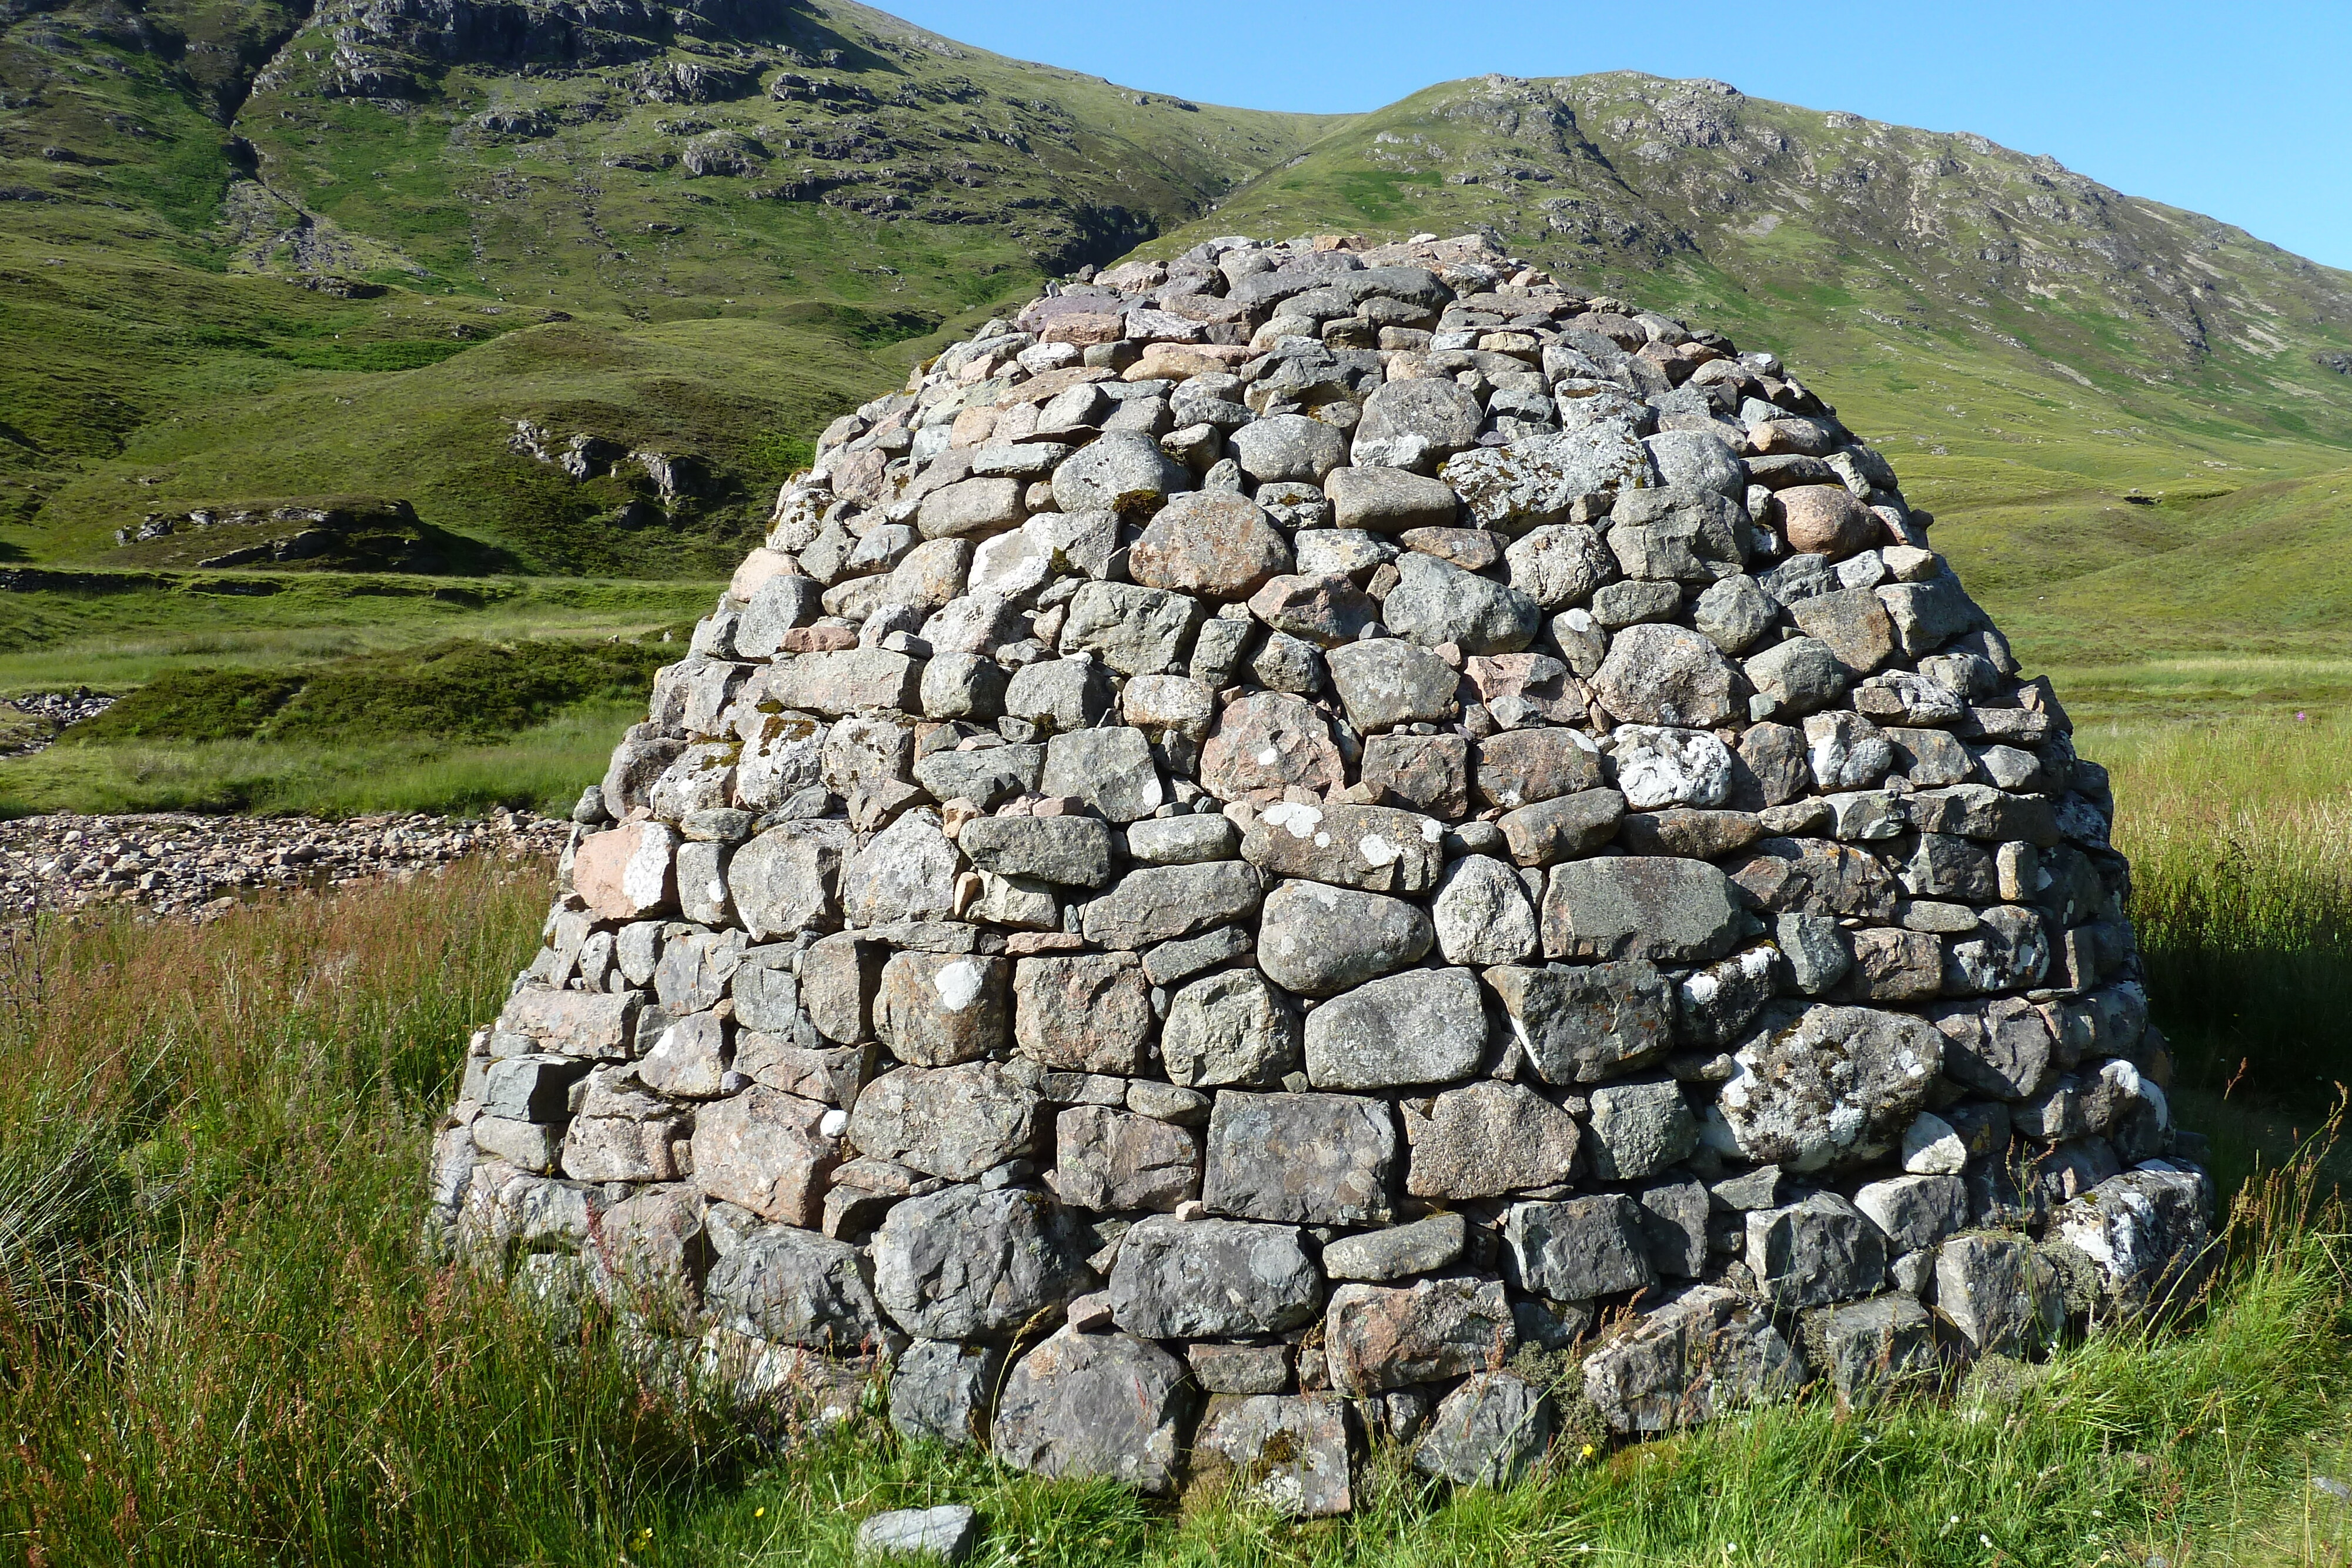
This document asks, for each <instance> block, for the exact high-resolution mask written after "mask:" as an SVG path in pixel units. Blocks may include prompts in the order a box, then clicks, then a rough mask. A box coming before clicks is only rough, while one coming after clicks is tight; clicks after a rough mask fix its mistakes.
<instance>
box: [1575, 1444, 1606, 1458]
mask: <svg viewBox="0 0 2352 1568" xmlns="http://www.w3.org/2000/svg"><path fill="white" fill-rule="evenodd" d="M1600 1451H1601V1448H1600V1445H1598V1444H1596V1443H1587V1444H1585V1445H1584V1452H1583V1453H1581V1454H1580V1455H1578V1456H1577V1457H1578V1458H1584V1459H1589V1458H1591V1457H1592V1456H1593V1455H1595V1454H1597V1453H1599V1452H1600Z"/></svg>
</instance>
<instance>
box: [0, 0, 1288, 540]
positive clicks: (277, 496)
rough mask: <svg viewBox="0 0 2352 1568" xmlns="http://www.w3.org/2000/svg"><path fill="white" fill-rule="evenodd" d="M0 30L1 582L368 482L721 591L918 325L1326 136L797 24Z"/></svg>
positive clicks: (326, 15) (947, 325) (491, 8)
mask: <svg viewBox="0 0 2352 1568" xmlns="http://www.w3.org/2000/svg"><path fill="white" fill-rule="evenodd" d="M0 19H5V32H0V196H5V197H6V198H8V199H9V202H10V204H9V205H8V206H7V207H6V208H5V210H6V211H7V212H8V214H9V216H10V219H11V221H10V223H9V224H8V225H5V234H0V342H5V343H6V344H7V345H8V348H9V350H10V351H9V352H8V353H7V354H5V356H0V545H5V546H6V547H7V548H8V549H11V550H12V551H13V552H14V553H15V554H16V556H17V557H19V558H20V559H26V558H29V559H45V560H57V559H69V560H76V561H84V562H100V561H102V562H104V563H106V564H110V565H155V564H182V563H184V558H187V557H190V556H194V557H196V558H202V557H204V556H205V555H206V554H207V553H208V550H207V548H206V547H209V546H211V545H213V544H215V543H219V542H228V543H240V544H241V543H244V542H246V541H245V539H244V538H242V537H239V538H234V539H232V538H230V536H227V535H213V534H210V533H207V534H206V535H205V537H204V538H203V539H201V540H200V541H199V548H197V549H194V550H191V549H187V548H186V546H187V544H188V540H187V538H185V537H183V538H181V540H180V542H179V543H178V544H172V543H169V542H166V541H164V540H160V539H158V540H148V541H144V542H134V543H132V544H131V545H129V546H127V547H118V546H117V544H116V541H115V535H116V532H117V530H120V529H122V528H132V529H133V530H134V531H135V530H136V529H137V528H138V527H139V525H141V524H142V521H143V520H144V519H145V518H146V517H148V516H149V515H150V514H162V515H165V516H171V515H173V514H184V513H185V512H187V511H189V510H190V509H193V508H207V509H211V510H215V511H217V510H222V509H239V508H242V509H256V508H258V509H260V510H261V511H263V512H265V513H267V512H268V511H270V510H273V509H275V508H277V507H282V506H286V505H289V504H296V505H299V504H301V503H305V502H313V501H317V500H319V499H320V498H321V497H337V498H352V497H356V498H359V499H362V500H372V501H374V502H378V503H389V502H393V501H406V502H407V503H409V504H410V506H411V507H414V509H415V515H416V517H418V518H419V519H420V520H421V522H422V524H423V525H425V526H427V527H430V528H439V529H442V530H445V531H446V532H448V533H451V534H455V535H459V536H464V537H467V538H473V539H476V540H478V541H481V542H482V543H483V544H484V545H485V546H487V547H489V548H490V549H492V550H494V551H496V552H499V554H498V555H497V557H496V559H497V561H499V562H502V563H503V564H504V565H506V566H507V567H508V568H509V569H513V570H526V571H539V572H550V571H552V572H604V573H610V572H629V573H636V574H640V575H648V576H650V575H667V574H673V573H676V572H677V571H678V570H681V569H684V570H690V571H696V572H700V573H704V574H708V573H709V572H711V571H715V570H721V569H723V567H724V566H725V565H727V564H728V563H730V561H731V559H733V558H734V557H735V556H736V555H738V554H739V553H740V549H741V547H742V542H743V539H744V538H745V536H746V534H747V532H748V531H749V529H750V528H752V527H753V526H755V525H756V523H757V521H758V520H759V518H760V517H762V516H763V515H764V511H765V504H764V503H765V497H764V495H763V492H764V491H766V490H768V489H769V488H770V487H771V486H772V485H773V483H774V482H775V481H776V480H778V479H780V478H781V477H782V476H783V474H784V473H785V472H787V471H788V470H789V469H790V467H791V466H792V465H793V462H794V460H795V459H796V458H797V457H799V456H800V455H802V452H803V450H804V449H803V448H802V447H801V446H800V444H799V443H800V442H801V441H803V440H804V439H805V437H806V436H807V435H808V434H810V433H811V432H813V431H814V429H816V428H818V427H820V426H822V424H823V423H824V422H825V421H826V420H827V419H829V418H831V417H832V416H833V414H835V413H838V412H839V411H840V410H841V409H843V408H845V407H847V406H850V405H851V404H854V403H856V402H861V401H863V400H865V399H866V398H867V397H870V396H872V395H873V394H874V392H875V391H876V390H877V386H878V384H880V383H883V382H886V381H887V380H896V379H897V377H898V375H899V374H901V373H903V370H904V365H905V364H906V362H908V361H909V360H911V359H912V358H914V357H917V356H918V355H919V353H920V352H921V351H922V350H923V349H924V347H925V345H926V344H927V343H929V342H932V341H935V340H938V339H939V338H940V336H941V335H943V334H944V333H946V332H950V331H953V330H954V329H958V328H960V327H965V326H968V325H969V324H971V322H972V321H974V320H977V319H979V316H978V314H976V312H981V311H984V309H985V308H987V307H989V306H992V305H995V304H999V303H1003V302H1005V301H1008V300H1013V299H1016V298H1023V297H1025V296H1026V295H1027V294H1028V293H1029V292H1031V291H1032V290H1033V289H1034V287H1035V285H1036V283H1037V281H1038V280H1039V278H1040V277H1042V276H1043V275H1044V274H1045V272H1046V271H1048V270H1059V269H1065V268H1067V267H1075V266H1077V265H1079V264H1080V263H1082V262H1085V261H1100V260H1108V259H1109V258H1110V257H1111V256H1115V255H1116V254H1118V252H1120V251H1122V250H1124V249H1126V248H1127V247H1128V246H1130V245H1131V244H1133V243H1134V242H1135V241H1137V240H1139V239H1141V238H1145V237H1147V236H1149V235H1151V234H1153V233H1155V232H1157V231H1158V230H1159V229H1160V228H1162V227H1165V226H1169V225H1172V224H1174V223H1177V222H1181V221H1182V220H1183V219H1184V218H1186V217H1188V216H1190V215H1191V214H1192V213H1194V212H1197V211H1199V210H1200V209H1201V208H1202V206H1204V205H1205V204H1206V203H1207V202H1208V201H1209V200H1211V199H1213V197H1214V196H1215V195H1217V194H1219V193H1223V191H1224V190H1226V189H1228V188H1229V187H1231V186H1232V185H1233V184H1234V183H1238V182H1239V181H1240V180H1242V179H1244V178H1246V177H1247V176H1248V175H1249V174H1251V173H1254V172H1255V171H1256V170H1258V169H1260V168H1263V167H1265V166H1266V165H1267V164H1269V163H1272V162H1278V161H1279V160H1280V159H1281V158H1283V157H1285V156H1286V155H1288V154H1289V153H1290V152H1292V151H1294V150H1295V149H1296V147H1297V146H1298V145H1300V144H1302V143H1303V141H1304V140H1306V139H1307V136H1309V135H1310V134H1311V133H1314V132H1316V131H1319V130H1320V129H1321V128H1323V126H1324V125H1326V124H1327V123H1328V122H1326V121H1320V120H1313V119H1310V118H1308V117H1301V116H1291V115H1282V114H1259V113H1252V112H1248V111H1239V110H1219V109H1214V108H1204V107H1202V106H1196V105H1191V104H1185V103H1181V102H1179V101H1176V100H1170V99H1162V98H1156V97H1149V96H1147V95H1143V94H1131V93H1126V92H1123V91H1121V90H1120V89H1115V88H1113V87H1111V86H1110V85H1108V83H1104V82H1102V81H1099V80H1098V79H1096V78H1086V77H1081V76H1078V75H1076V74H1075V73H1071V72H1066V71H1058V70H1054V69H1051V68H1044V67H1034V66H1025V65H1022V64H1019V63H1018V62H1013V61H1008V60H1003V59H1000V58H998V57H993V56H989V55H985V54H982V53H981V52H980V51H976V50H971V49H966V48H963V47H960V46H956V45H951V44H949V43H946V42H945V41H943V40H940V39H937V38H933V37H929V36H928V35H926V34H922V33H920V32H919V30H917V29H913V28H910V27H908V26H906V25H905V24H902V23H899V22H898V21H896V20H895V19H894V18H891V17H888V16H884V15H883V14H881V13H879V12H875V11H870V10H867V9H865V8H864V7H860V6H856V5H805V4H799V3H796V0H761V3H749V0H747V3H744V4H736V5H729V4H715V5H706V6H704V7H702V8H700V9H696V8H691V7H688V6H675V7H672V6H660V5H634V4H633V5H615V6H609V7H599V8H595V9H593V10H584V9H582V8H578V7H571V6H566V5H555V6H545V5H536V4H531V5H526V4H521V3H518V0H492V3H489V4H471V3H466V4H460V3H457V0H421V3H418V4H405V5H403V4H385V5H360V4H348V3H341V0H338V3H337V4H332V5H323V6H319V7H317V8H315V9H314V8H312V7H311V6H310V5H293V6H287V5H273V4H229V3H213V4H201V3H198V4H187V3H175V0H161V3H159V4H153V5H146V6H144V7H142V8H136V9H133V8H128V7H126V6H124V5H121V4H117V3H116V0H72V3H71V4H68V5H65V6H62V7H59V8H57V9H52V10H41V11H24V10H13V11H0ZM779 94H781V96H779ZM518 420H528V421H530V422H532V423H535V424H537V425H539V426H541V427H542V428H543V429H545V430H546V431H547V433H548V434H549V435H550V437H551V439H552V441H553V442H554V443H555V444H556V446H557V447H558V448H559V449H560V447H561V446H562V444H563V443H564V442H565V441H567V440H568V439H569V438H570V437H571V436H572V435H577V434H587V435H592V436H593V437H595V438H597V439H598V440H600V441H604V442H608V443H611V444H613V445H614V446H615V447H616V448H618V449H619V450H620V452H622V453H624V454H625V453H630V452H635V451H651V452H655V453H657V454H659V455H662V456H665V457H669V458H685V459H688V461H689V466H690V472H691V476H692V482H691V484H690V485H689V486H688V487H687V488H686V489H685V490H684V491H683V492H673V491H671V490H669V489H667V488H666V487H665V486H661V485H660V484H658V483H657V482H656V479H655V477H654V476H652V475H651V474H650V473H648V472H647V471H646V465H642V464H637V463H633V462H630V461H628V460H627V459H626V458H623V459H622V460H621V461H619V462H618V463H617V464H611V465H600V472H599V474H598V475H597V476H595V477H593V478H592V479H590V480H587V481H585V482H579V481H574V480H572V479H570V478H568V477H566V476H564V475H562V473H561V472H560V471H559V470H557V469H555V468H554V467H552V466H551V465H550V464H548V463H546V462H541V461H535V460H534V459H533V458H532V457H530V456H529V455H522V454H520V453H517V452H514V451H510V450H509V438H510V437H511V436H513V434H515V422H516V421H518ZM632 502H635V503H637V506H636V507H635V509H634V510H630V509H628V508H630V504H631V503H632ZM622 525H626V526H622ZM263 531H265V532H266V531H268V530H267V528H266V527H265V528H264V530H263ZM279 531H280V532H281V533H282V532H283V531H284V530H283V529H280V530H279ZM180 532H181V534H182V535H183V536H185V535H186V534H187V532H188V529H187V528H185V527H184V528H181V530H180ZM210 553H217V552H216V551H212V552H210ZM329 564H336V562H334V561H332V560H330V562H329Z"/></svg>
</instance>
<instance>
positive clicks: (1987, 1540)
mask: <svg viewBox="0 0 2352 1568" xmlns="http://www.w3.org/2000/svg"><path fill="white" fill-rule="evenodd" d="M1977 1541H1978V1542H1979V1544H1980V1545H1982V1546H1983V1547H1984V1549H1985V1550H1986V1551H1987V1552H1990V1551H1991V1550H1992V1537H1991V1536H1990V1535H1986V1534H1984V1533H1982V1532H1981V1531H1979V1534H1978V1536H1977Z"/></svg>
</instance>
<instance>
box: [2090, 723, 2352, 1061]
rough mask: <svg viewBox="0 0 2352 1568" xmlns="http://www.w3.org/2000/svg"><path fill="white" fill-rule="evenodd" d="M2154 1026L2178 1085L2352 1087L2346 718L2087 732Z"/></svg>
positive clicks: (2351, 854)
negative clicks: (2181, 1075)
mask: <svg viewBox="0 0 2352 1568" xmlns="http://www.w3.org/2000/svg"><path fill="white" fill-rule="evenodd" d="M2075 743H2076V746H2077V747H2078V749H2080V750H2082V751H2083V752H2084V754H2085V755H2087V756H2093V757H2098V758H2103V759H2105V760H2106V761H2108V762H2109V763H2110V764H2111V765H2112V766H2113V768H2114V770H2115V788H2116V831H2115V843H2116V848H2117V849H2119V850H2121V851H2122V852H2124V853H2125V854H2126V855H2127V856H2129V857H2130V859H2131V862H2132V880H2133V884H2134V886H2133V895H2132V916H2133V919H2134V921H2135V923H2136V924H2137V928H2138V933H2139V940H2140V946H2141V949H2142V952H2143V953H2144V955H2145V956H2146V958H2147V968H2148V988H2149V991H2150V994H2151V996H2152V998H2153V999H2154V1001H2155V1004H2156V1008H2157V1017H2158V1021H2159V1023H2160V1024H2161V1025H2162V1026H2163V1027H2164V1028H2165V1029H2167V1030H2169V1031H2170V1032H2171V1034H2172V1036H2173V1037H2174V1040H2175V1043H2176V1044H2177V1045H2179V1046H2180V1047H2181V1048H2182V1050H2181V1064H2182V1066H2183V1068H2184V1069H2185V1070H2186V1072H2187V1076H2188V1078H2189V1081H2190V1082H2198V1083H2200V1084H2203V1085H2205V1086H2208V1087H2213V1088H2219V1087H2221V1086H2223V1085H2225V1084H2228V1083H2230V1082H2233V1081H2235V1082H2240V1083H2241V1084H2242V1086H2243V1087H2245V1088H2247V1089H2251V1090H2252V1091H2254V1092H2260V1093H2264V1094H2269V1095H2272V1096H2276V1097H2283V1098H2285V1099H2287V1100H2290V1101H2293V1102H2294V1103H2305V1104H2309V1103H2326V1101H2327V1100H2328V1099H2329V1098H2331V1097H2332V1086H2333V1085H2335V1084H2336V1083H2339V1082H2341V1083H2352V723H2347V722H2346V721H2343V720H2340V719H2331V718H2310V719H2303V720H2297V719H2295V718H2294V717H2292V716H2283V717H2279V718H2260V717H2250V716H2249V717H2239V718H2235V719H2231V720H2229V721H2226V722H2221V723H2214V724H2200V725H2180V724H2170V725H2161V724H2145V723H2142V724H2131V723H2125V722H2117V723H2114V724H2108V725H2102V726H2095V727H2086V728H2085V729H2084V731H2082V732H2081V733H2078V734H2077V736H2076V737H2075Z"/></svg>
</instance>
